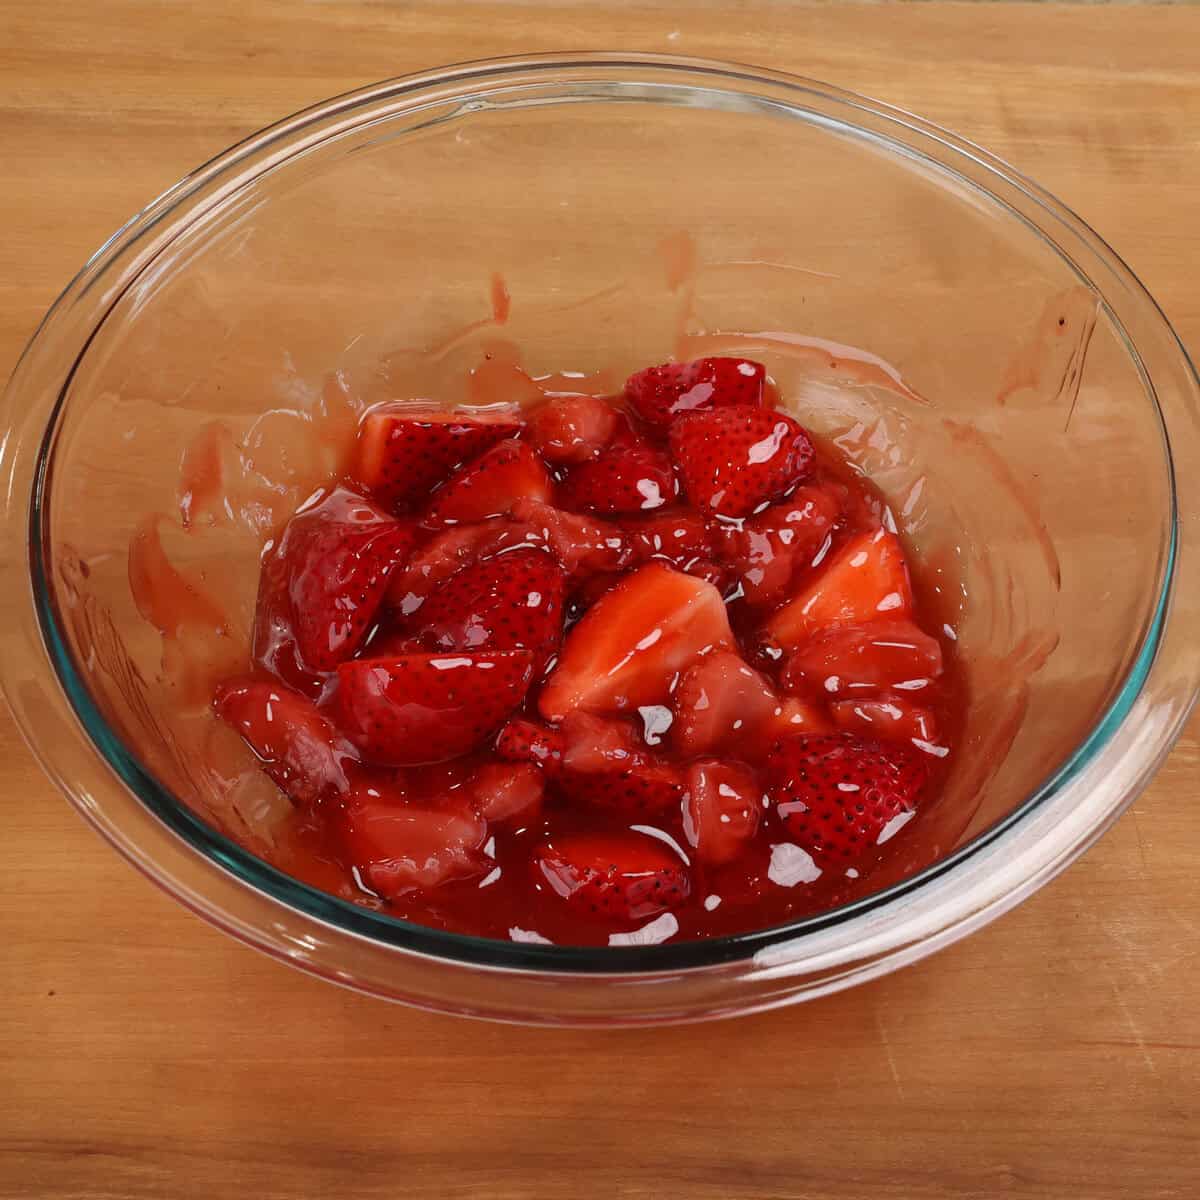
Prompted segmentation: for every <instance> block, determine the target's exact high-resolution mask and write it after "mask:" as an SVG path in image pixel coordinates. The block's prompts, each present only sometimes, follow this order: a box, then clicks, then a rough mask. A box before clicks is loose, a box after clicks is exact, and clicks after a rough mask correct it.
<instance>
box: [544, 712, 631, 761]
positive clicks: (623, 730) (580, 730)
mask: <svg viewBox="0 0 1200 1200" xmlns="http://www.w3.org/2000/svg"><path fill="white" fill-rule="evenodd" d="M561 737H562V765H563V769H564V770H567V771H574V772H577V773H580V772H581V773H584V774H592V773H598V772H611V771H622V770H625V769H626V768H627V767H630V766H633V765H634V764H635V763H637V762H640V761H641V759H642V753H641V751H642V747H641V746H640V745H639V744H638V740H637V734H636V733H635V732H634V729H633V725H632V724H631V723H630V722H629V721H623V720H619V719H618V720H611V719H606V718H604V717H597V716H595V715H593V714H592V713H588V712H572V713H568V714H567V716H566V718H565V719H564V720H563V723H562V730H561Z"/></svg>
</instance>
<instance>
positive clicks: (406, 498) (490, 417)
mask: <svg viewBox="0 0 1200 1200" xmlns="http://www.w3.org/2000/svg"><path fill="white" fill-rule="evenodd" d="M520 429H521V419H520V417H519V416H518V415H517V414H516V411H515V410H512V411H503V412H487V411H481V412H473V413H466V412H446V411H444V410H439V409H436V408H422V407H417V406H414V405H410V404H405V403H402V402H393V403H390V404H381V405H377V406H376V407H375V408H372V409H370V410H369V411H368V412H367V413H366V414H365V415H364V416H363V419H362V422H361V424H360V425H359V430H358V444H357V446H356V447H355V453H354V467H353V474H354V478H355V479H357V480H358V481H359V483H361V484H362V485H363V486H364V487H365V488H367V489H368V490H369V491H370V492H371V494H372V495H373V496H375V498H376V499H377V500H378V501H379V502H380V504H385V505H388V506H390V507H393V508H397V509H399V508H406V507H409V506H411V505H413V504H416V503H419V502H420V501H422V500H423V499H424V498H425V497H426V496H428V495H429V493H430V492H431V491H433V489H434V488H435V487H437V485H438V484H439V483H441V482H442V481H443V480H444V479H447V478H448V477H449V476H450V475H451V474H453V472H455V471H457V470H458V469H459V467H461V466H463V465H464V464H465V463H468V462H470V461H471V460H472V459H474V458H478V457H479V456H480V455H481V454H483V453H484V451H486V450H489V449H490V448H491V447H492V446H494V445H495V444H496V443H497V442H499V441H502V440H503V439H504V438H510V437H513V436H515V435H516V434H517V433H519V432H520Z"/></svg>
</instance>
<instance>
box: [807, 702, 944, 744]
mask: <svg viewBox="0 0 1200 1200" xmlns="http://www.w3.org/2000/svg"><path fill="white" fill-rule="evenodd" d="M829 711H830V712H831V713H832V715H833V720H834V724H835V725H837V727H838V728H839V729H844V730H845V731H846V732H847V733H858V734H867V735H869V736H872V737H879V738H883V739H885V740H887V741H891V740H895V741H901V742H922V743H924V744H925V746H927V747H928V746H934V745H936V743H937V740H938V725H937V718H936V717H935V716H934V715H933V713H932V712H930V711H929V709H927V708H923V707H922V706H921V705H919V704H914V703H913V702H912V701H911V700H909V699H908V698H907V697H906V696H900V695H895V694H891V693H887V694H884V695H881V696H870V697H862V698H860V699H856V700H837V701H835V702H834V703H833V704H831V705H830V706H829Z"/></svg>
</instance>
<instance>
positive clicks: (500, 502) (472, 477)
mask: <svg viewBox="0 0 1200 1200" xmlns="http://www.w3.org/2000/svg"><path fill="white" fill-rule="evenodd" d="M553 495H554V481H553V480H552V479H551V478H550V474H549V472H548V471H547V470H546V466H545V464H544V463H543V462H542V460H541V459H540V458H538V456H537V455H536V454H535V453H534V452H533V451H532V450H531V449H530V448H529V447H528V446H527V445H526V444H525V443H524V442H518V441H516V440H515V439H510V440H509V441H505V442H498V443H497V444H496V445H495V446H493V447H492V448H491V449H490V450H489V451H487V453H486V454H483V455H482V456H481V457H479V458H477V459H475V460H474V461H473V462H470V463H468V464H467V465H466V466H465V467H463V468H462V469H461V470H460V471H458V472H457V474H455V475H452V476H451V477H450V478H449V479H447V480H446V482H445V483H443V484H442V486H441V487H440V488H438V489H437V491H436V492H434V493H433V496H432V497H431V499H430V501H429V510H428V511H427V513H426V514H425V524H426V525H429V526H434V527H437V526H439V525H463V524H467V523H470V522H478V521H486V520H487V519H488V518H489V517H500V516H504V515H506V514H507V513H509V512H510V511H511V510H512V506H513V504H514V503H516V501H517V500H519V499H521V498H522V497H527V498H529V499H531V500H540V501H542V502H543V503H545V502H547V501H549V500H550V499H551V498H552V497H553Z"/></svg>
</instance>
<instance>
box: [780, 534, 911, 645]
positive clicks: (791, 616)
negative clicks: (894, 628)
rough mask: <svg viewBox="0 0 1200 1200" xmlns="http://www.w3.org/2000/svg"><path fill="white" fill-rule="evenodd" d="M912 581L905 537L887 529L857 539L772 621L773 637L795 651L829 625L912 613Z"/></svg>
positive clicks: (826, 565)
mask: <svg viewBox="0 0 1200 1200" xmlns="http://www.w3.org/2000/svg"><path fill="white" fill-rule="evenodd" d="M912 603H913V601H912V585H911V584H910V583H909V579H908V563H907V562H906V561H905V558H904V547H903V546H901V544H900V539H899V538H898V537H897V536H896V535H895V534H894V533H889V532H888V531H887V530H886V529H875V530H872V531H871V532H868V533H860V534H858V535H857V536H856V537H853V538H851V539H850V540H849V541H848V542H847V543H846V544H845V545H844V546H843V547H842V548H841V549H840V550H839V551H838V552H837V553H836V554H835V555H834V556H833V557H832V558H831V559H830V560H829V562H828V563H827V564H825V565H824V566H823V567H822V568H821V572H820V574H819V575H818V576H817V577H816V578H815V579H814V580H813V581H812V583H810V584H809V585H808V586H807V587H806V588H804V590H803V591H801V592H800V593H799V594H798V595H797V596H795V597H794V598H793V599H792V600H790V601H789V602H788V603H787V604H785V605H784V606H783V607H782V608H781V609H779V611H778V612H776V613H775V614H774V615H773V616H772V617H771V619H770V620H769V621H768V622H767V625H766V633H767V637H768V638H769V639H770V640H771V641H773V642H774V643H775V644H776V645H777V646H780V647H782V648H783V649H785V650H794V649H795V648H796V647H797V646H799V645H800V643H801V642H803V641H804V639H805V638H806V637H808V636H809V634H811V633H813V632H815V631H816V630H818V629H820V628H821V627H822V626H826V625H852V624H862V623H864V622H867V621H874V620H877V619H879V618H881V617H883V618H887V619H888V620H897V619H899V618H903V617H907V616H909V615H910V614H911V613H912Z"/></svg>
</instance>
